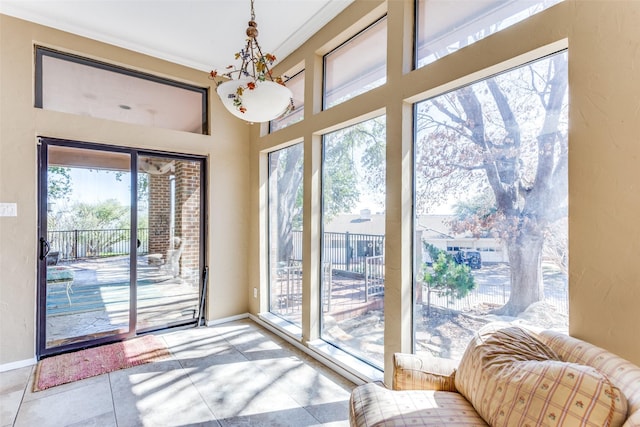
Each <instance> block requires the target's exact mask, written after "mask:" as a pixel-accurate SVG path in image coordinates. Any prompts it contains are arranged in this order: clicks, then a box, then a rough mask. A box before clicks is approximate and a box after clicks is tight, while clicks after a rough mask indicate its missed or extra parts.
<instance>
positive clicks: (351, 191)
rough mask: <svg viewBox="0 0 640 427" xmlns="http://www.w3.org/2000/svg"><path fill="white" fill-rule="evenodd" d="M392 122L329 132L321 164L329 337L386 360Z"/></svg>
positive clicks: (325, 334) (376, 360)
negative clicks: (388, 128)
mask: <svg viewBox="0 0 640 427" xmlns="http://www.w3.org/2000/svg"><path fill="white" fill-rule="evenodd" d="M385 151H386V124H385V117H384V116H382V117H378V118H375V119H371V120H368V121H365V122H362V123H359V124H357V125H354V126H350V127H348V128H345V129H342V130H339V131H336V132H332V133H329V134H326V135H325V136H324V140H323V163H322V216H323V217H322V218H323V220H322V224H323V238H322V292H321V294H322V303H321V305H322V338H323V339H324V340H326V341H328V342H330V343H331V344H333V345H335V346H337V347H339V348H341V349H343V350H345V351H347V352H349V353H351V354H353V355H355V356H357V357H359V358H361V359H363V360H365V361H367V362H369V363H371V364H374V365H376V366H379V367H382V365H383V361H384V346H383V335H384V334H383V332H384V284H385V270H384V266H385V262H384V235H385V231H384V230H385V212H384V211H385V169H386V161H385Z"/></svg>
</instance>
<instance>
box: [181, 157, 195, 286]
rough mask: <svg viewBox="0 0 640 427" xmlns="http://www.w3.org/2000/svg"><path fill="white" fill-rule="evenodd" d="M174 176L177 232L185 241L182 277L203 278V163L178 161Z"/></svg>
mask: <svg viewBox="0 0 640 427" xmlns="http://www.w3.org/2000/svg"><path fill="white" fill-rule="evenodd" d="M175 178H176V183H175V186H176V212H175V215H176V229H175V235H176V236H177V237H180V239H181V240H182V257H181V259H180V276H181V277H182V278H184V279H189V280H193V279H194V278H195V279H196V280H197V278H199V277H200V271H199V270H200V269H199V267H200V226H201V224H200V202H201V201H200V163H198V162H192V161H188V160H181V161H176V168H175ZM196 283H197V282H196Z"/></svg>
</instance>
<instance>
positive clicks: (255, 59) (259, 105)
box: [209, 0, 294, 123]
mask: <svg viewBox="0 0 640 427" xmlns="http://www.w3.org/2000/svg"><path fill="white" fill-rule="evenodd" d="M248 25H249V26H248V27H247V31H246V34H247V43H246V45H245V47H244V48H243V49H242V50H240V52H237V53H236V55H235V59H236V60H240V61H242V63H241V65H240V68H236V67H234V66H233V65H229V66H228V67H227V70H228V71H225V72H224V73H218V71H217V70H214V71H211V73H210V75H209V78H210V79H212V80H215V82H216V85H217V93H218V96H219V97H220V100H221V101H222V103H223V104H224V106H225V107H226V108H227V110H229V112H230V113H231V114H233V115H234V116H236V117H239V118H241V119H242V120H246V121H248V122H251V123H260V122H268V121H270V120H273V119H277V118H278V117H281V116H283V115H284V114H286V113H288V112H289V111H291V110H293V108H294V107H293V94H292V93H291V90H289V89H288V88H287V87H286V86H285V85H284V81H283V80H282V78H281V77H274V76H273V75H272V71H271V68H270V67H271V66H273V63H274V62H275V60H276V57H275V56H273V55H272V54H270V53H265V54H263V53H262V49H261V48H260V45H259V44H258V24H257V23H256V21H255V11H254V9H253V0H251V20H250V21H249V24H248ZM221 77H222V78H226V79H228V80H220V78H221Z"/></svg>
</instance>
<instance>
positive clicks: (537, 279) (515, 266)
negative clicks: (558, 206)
mask: <svg viewBox="0 0 640 427" xmlns="http://www.w3.org/2000/svg"><path fill="white" fill-rule="evenodd" d="M529 233H530V234H520V236H519V237H518V238H516V239H514V240H513V241H510V242H509V243H507V251H508V255H509V264H510V266H511V295H510V296H509V301H507V303H506V304H505V305H504V306H503V307H501V308H499V309H497V310H495V312H494V313H496V314H502V315H507V316H517V315H518V314H520V313H522V312H523V311H525V310H526V309H527V307H529V306H530V305H531V304H533V303H535V302H538V301H542V300H544V286H543V280H542V244H543V242H544V238H543V236H542V234H541V233H534V234H531V232H529Z"/></svg>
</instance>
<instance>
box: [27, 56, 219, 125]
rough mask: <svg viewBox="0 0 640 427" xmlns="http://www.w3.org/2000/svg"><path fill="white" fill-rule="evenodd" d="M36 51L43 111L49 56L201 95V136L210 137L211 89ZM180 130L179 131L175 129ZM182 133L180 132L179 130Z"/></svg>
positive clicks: (37, 94) (37, 102) (38, 95)
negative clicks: (46, 68) (45, 71)
mask: <svg viewBox="0 0 640 427" xmlns="http://www.w3.org/2000/svg"><path fill="white" fill-rule="evenodd" d="M34 49H35V78H34V85H35V92H34V105H33V106H34V107H35V108H41V109H43V89H44V88H43V77H44V74H43V72H44V71H43V69H42V65H43V60H42V59H43V57H45V56H48V57H51V58H55V59H59V60H62V61H67V62H71V63H74V64H80V65H84V66H87V67H92V68H97V69H99V70H103V71H108V72H112V73H117V74H122V75H125V76H128V77H133V78H138V79H142V80H146V81H150V82H153V83H158V84H163V85H167V86H172V87H175V88H178V89H183V90H188V91H191V92H196V93H198V94H200V95H201V98H202V102H201V110H202V117H201V122H202V131H201V133H200V134H201V135H210V134H211V128H210V124H209V111H208V107H209V89H208V88H204V87H198V86H194V85H190V84H187V83H182V82H179V81H175V80H171V79H167V78H163V77H158V76H155V75H153V74H149V73H144V72H142V71H136V70H132V69H130V68H125V67H122V66H118V65H113V64H109V63H107V62H103V61H98V60H95V59H89V58H85V57H83V56H80V55H74V54H71V53H66V52H61V51H59V50H55V49H51V48H48V47H44V46H40V45H34ZM173 130H178V129H173ZM178 131H180V130H178Z"/></svg>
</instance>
